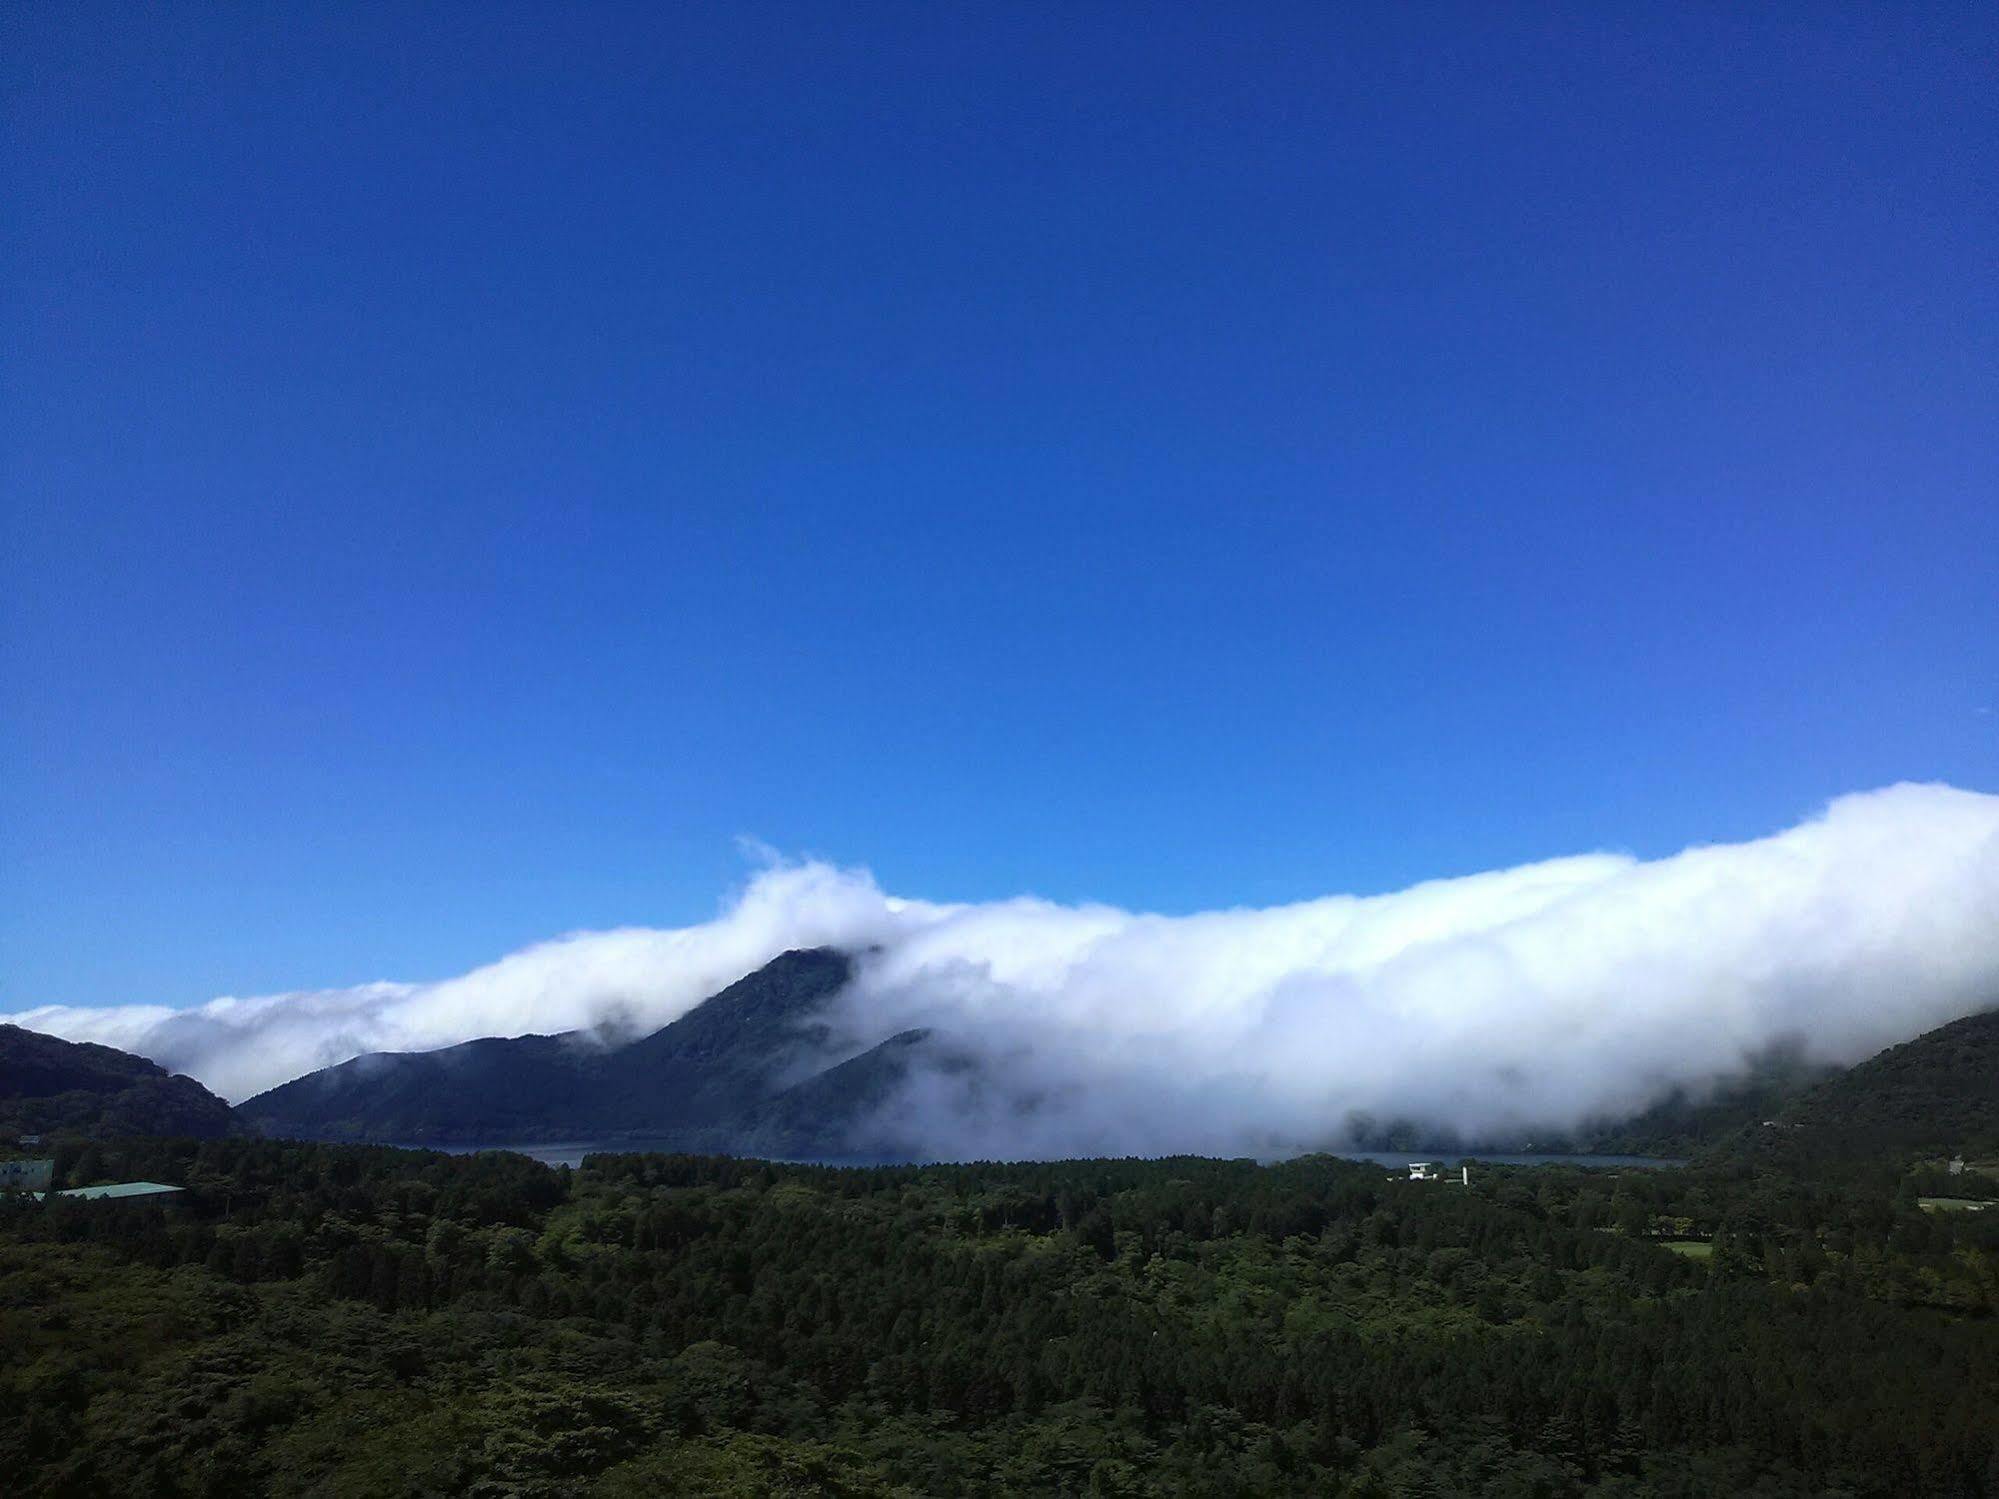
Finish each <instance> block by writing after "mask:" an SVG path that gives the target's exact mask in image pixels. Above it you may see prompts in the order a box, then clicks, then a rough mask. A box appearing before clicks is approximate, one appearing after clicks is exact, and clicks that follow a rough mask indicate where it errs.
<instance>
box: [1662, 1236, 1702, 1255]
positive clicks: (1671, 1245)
mask: <svg viewBox="0 0 1999 1499" xmlns="http://www.w3.org/2000/svg"><path fill="white" fill-rule="evenodd" d="M1660 1247H1661V1248H1664V1249H1670V1250H1672V1251H1673V1253H1675V1254H1684V1255H1685V1256H1686V1257H1687V1258H1688V1259H1690V1260H1704V1259H1707V1258H1709V1257H1710V1256H1712V1255H1713V1254H1714V1245H1712V1244H1710V1243H1708V1241H1707V1240H1706V1239H1662V1240H1661V1241H1660Z"/></svg>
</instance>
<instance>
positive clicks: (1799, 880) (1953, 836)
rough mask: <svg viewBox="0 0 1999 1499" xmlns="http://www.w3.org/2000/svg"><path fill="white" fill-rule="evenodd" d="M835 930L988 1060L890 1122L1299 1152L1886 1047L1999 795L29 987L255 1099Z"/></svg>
mask: <svg viewBox="0 0 1999 1499" xmlns="http://www.w3.org/2000/svg"><path fill="white" fill-rule="evenodd" d="M820 945H831V946H837V947H841V948H844V949H846V950H848V951H850V952H853V953H856V954H858V955H862V961H861V968H860V972H859V975H858V977H857V978H856V981H855V983H854V984H853V985H852V986H851V987H850V989H849V990H848V991H847V993H846V994H845V995H844V996H843V997H842V999H841V1001H840V1006H839V1015H840V1027H839V1034H840V1036H841V1037H842V1038H844V1040H845V1042H846V1044H847V1046H848V1048H849V1049H850V1050H857V1049H860V1048H861V1047H863V1046H866V1045H868V1044H872V1043H873V1042H874V1041H877V1040H880V1039H882V1038H883V1037H885V1036H887V1035H890V1034H892V1033H894V1032H897V1031H900V1030H903V1029H906V1028H909V1027H913V1026H929V1027H932V1028H933V1030H934V1032H935V1033H936V1035H937V1037H938V1039H939V1046H940V1048H942V1047H948V1050H949V1051H950V1052H951V1053H952V1054H953V1055H956V1056H961V1057H962V1056H970V1057H972V1058H974V1059H976V1060H977V1061H979V1062H980V1063H981V1064H982V1065H981V1066H979V1067H977V1068H975V1069H969V1070H966V1069H957V1068H948V1067H935V1068H927V1069H919V1070H918V1072H917V1073H916V1074H915V1075H914V1076H913V1077H912V1079H911V1082H910V1085H909V1088H908V1089H907V1090H906V1093H905V1096H904V1097H903V1098H901V1099H900V1100H898V1101H897V1104H896V1106H895V1107H894V1109H893V1110H892V1111H891V1116H892V1117H891V1118H890V1119H888V1120H887V1121H886V1122H885V1127H887V1128H889V1129H890V1130H891V1131H892V1132H893V1133H894V1134H895V1136H896V1137H897V1138H898V1139H899V1140H901V1141H903V1142H905V1143H910V1142H914V1143H918V1144H920V1145H921V1146H922V1147H923V1148H924V1149H926V1150H928V1151H930V1152H932V1153H935V1154H940V1155H956V1156H971V1155H985V1156H991V1155H1015V1156H1021V1155H1058V1154H1074V1153H1097V1152H1111V1153H1139V1154H1158V1153H1164V1152H1169V1151H1182V1150H1198V1151H1206V1152H1219V1153H1244V1152H1258V1153H1264V1152H1272V1153H1274V1152H1278V1151H1282V1150H1286V1149H1293V1148H1310V1147H1315V1146H1322V1145H1326V1144H1330V1143H1337V1142H1338V1141H1339V1140H1340V1139H1342V1138H1343V1137H1344V1136H1345V1135H1346V1134H1347V1133H1348V1132H1349V1130H1350V1122H1351V1120H1352V1119H1353V1117H1354V1116H1356V1115H1366V1116H1372V1117H1373V1118H1376V1119H1382V1120H1386V1119H1396V1118H1409V1119H1416V1120H1421V1121H1425V1122H1427V1123H1429V1124H1432V1125H1435V1126H1439V1127H1448V1128H1450V1129H1453V1130H1456V1131H1458V1132H1460V1133H1463V1134H1465V1135H1468V1136H1474V1137H1477V1136H1487V1137H1490V1136H1492V1135H1494V1134H1497V1133H1502V1132H1507V1131H1516V1130H1520V1129H1544V1128H1560V1127H1566V1126H1570V1125H1573V1124H1576V1123H1578V1122H1580V1121H1583V1120H1587V1119H1591V1118H1598V1117H1605V1116H1617V1115H1623V1114H1627V1113H1630V1112H1635V1111H1636V1110H1638V1109H1641V1108H1643V1107H1645V1106H1646V1105H1647V1104H1649V1103H1651V1102H1653V1101H1655V1100H1657V1099H1658V1098H1660V1097H1662V1096H1663V1095H1664V1094H1666V1093H1667V1092H1668V1091H1670V1090H1671V1089H1672V1088H1674V1087H1691V1088H1701V1087H1704V1086H1707V1085H1708V1084H1710V1083H1712V1082H1713V1081H1715V1080H1717V1079H1721V1078H1725V1077H1728V1076H1730V1075H1732V1074H1735V1073H1739V1072H1740V1071H1741V1069H1742V1068H1743V1066H1744V1064H1745V1060H1746V1059H1748V1058H1751V1057H1753V1056H1755V1055H1756V1054H1758V1053H1759V1052H1761V1051H1763V1050H1765V1049H1766V1048H1768V1047H1770V1046H1771V1045H1773V1044H1777V1043H1786V1042H1795V1043H1797V1044H1798V1045H1799V1046H1801V1047H1802V1048H1803V1051H1804V1053H1805V1055H1806V1056H1807V1057H1808V1058H1810V1059H1814V1060H1822V1061H1828V1062H1849V1061H1853V1060H1857V1059H1858V1058H1860V1057H1862V1056H1865V1055H1867V1054H1868V1053H1870V1052H1872V1051H1875V1050H1877V1049H1879V1048H1880V1047H1882V1046H1885V1045H1889V1044H1891V1043H1893V1042H1895V1041H1898V1040H1902V1039H1905V1038H1907V1037H1909V1036H1912V1035H1914V1034H1916V1033H1918V1032H1920V1031H1922V1030H1925V1029H1928V1028H1930V1027H1932V1026H1935V1025H1938V1024H1941V1023H1942V1022H1944V1021H1946V1020H1950V1019H1953V1018H1955V1017H1956V1016H1958V1015H1961V1014H1965V1013H1968V1012H1969V1011H1971V1010H1974V1009H1978V1008H1981V1007H1984V1006H1987V1005H1991V1004H1994V1003H1999V796H1987V795H1981V794H1978V793H1973V792H1968V791H1961V790H1956V789H1953V788H1951V787H1948V786H1939V785H1900V786H1894V787H1890V788H1887V789H1885V790H1880V791H1873V792H1866V793H1861V794H1857V795H1853V796H1847V797H1842V798H1840V799H1838V800H1837V801H1835V802H1833V803H1832V804H1831V805H1830V806H1829V807H1828V808H1826V810H1825V811H1824V812H1823V813H1822V814H1821V815H1819V816H1817V817H1814V818H1812V819H1810V820H1808V821H1806V822H1804V823H1801V824H1800V825H1798V826H1796V827H1793V828H1790V829H1788V830H1786V831H1784V832H1781V833H1778V834H1775V835H1774V836H1771V837H1768V838H1763V839H1759V840H1756V841H1754V842H1749V843H1739V844H1727V845H1716V846H1710V847H1701V848H1693V849H1689V850H1687V851H1686V852H1684V853H1680V854H1676V855H1674V856H1672V857H1670V858H1665V859H1658V860H1650V861H1641V860H1638V859H1634V858H1630V857H1628V856H1624V855H1617V854H1601V853H1599V854H1585V855H1581V856H1578V857H1574V858H1565V859H1555V860H1550V861H1547V862H1544V863H1538V864H1529V865H1523V866H1521V867H1519V868H1514V869H1506V870H1498V871H1494V872H1492V873H1488V874H1480V875H1473V876H1469V877H1466V878H1459V879H1447V880H1437V881H1433V882H1429V883H1426V884H1421V885H1416V886H1413V887H1411V888H1409V889H1407V890H1400V891H1396V892H1393V893H1391V894H1386V895H1374V896H1345V895H1333V896H1327V897H1324V898H1322V899H1318V900H1312V901H1305V902H1301V903H1298V904H1295V905H1287V906H1278V907H1272V908H1268V909H1257V910H1251V909H1237V910H1227V911H1212V912H1205V913H1201V914H1198V915H1192V916H1154V915H1145V914H1138V913H1133V912H1129V911H1123V910H1119V909H1116V908H1114V907H1110V906H1064V905H1057V904H1053V903H1050V902H1047V901H1043V900H1037V899H1032V898H1027V897H1022V898H1018V899H1013V900H1005V901H994V902H985V903H978V904H967V905H951V904H940V903H934V902H927V901H920V900H905V899H898V898H896V897H894V896H890V895H887V894H885V893H884V892H883V891H882V890H881V889H880V888H879V887H878V886H877V885H876V884H875V882H874V880H873V879H872V878H871V877H870V876H869V875H868V874H867V873H865V872H863V871H859V870H852V869H841V868H836V867H834V866H831V865H828V864H824V863H816V862H813V863H794V864H773V865H772V866H771V867H769V868H766V869H764V870H763V871H762V872H761V873H759V874H757V875H756V876H755V878H753V879H752V880H751V881H750V882H749V884H748V885H747V887H746V888H745V889H744V890H743V892H742V893H741V895H740V896H739V897H738V898H737V899H735V900H734V901H733V902H732V903H731V904H730V905H729V907H728V908H727V909H726V910H725V911H724V912H723V913H722V914H721V915H720V916H718V917H717V918H716V919H715V920H713V921H710V922H706V923H704V924H702V925H699V926H692V927H683V928H679V929H673V930H648V929H628V930H620V931H609V932H589V933H581V934H576V935H572V936H568V937H563V938H560V939H557V940H555V941H551V942H546V943H542V944H540V945H537V946H534V947H530V948H527V949H525V950H523V951H521V952H517V953H514V954H512V955H511V956H509V957H506V958H503V959H501V960H500V961H499V962H497V963H493V964H491V965H489V966H487V967H484V968H480V969H476V970H474V971H473V972H471V973H468V974H465V975H464V976H462V977H459V978H454V979H449V980H446V981H444V982H441V983H433V984H396V983H378V984H367V985H361V986H359V987H356V988H351V989H339V990H324V991H308V992H300V993H291V994H278V995H269V996H264V997H259V998H250V999H236V998H228V999H217V1000H213V1001H211V1002H209V1003H208V1004H205V1005H201V1006H198V1007H196V1008H193V1009H189V1010H182V1011H173V1010H168V1009H164V1008H158V1007H144V1006H128V1007H119V1008H107V1009H83V1008H66V1007H48V1008H43V1009H37V1010H29V1011H26V1012H23V1013H21V1014H17V1015H13V1016H8V1017H0V1018H7V1019H11V1020H13V1021H14V1022H16V1023H18V1024H21V1025H25V1026H29V1027H32V1028H34V1029H36V1030H43V1031H49V1032H52V1033H54V1034H57V1035H61V1036H67V1037H70V1038H72V1039H76V1040H90V1041H102V1042H106V1043H108V1044H111V1045H114V1046H119V1047H123V1048H125V1049H127V1050H131V1051H136V1052H139V1053H141V1054H143V1055H145V1056H149V1057H152V1058H154V1059H155V1060H157V1061H159V1062H161V1063H162V1064H164V1065H166V1066H168V1067H170V1068H172V1069H174V1070H176V1071H180V1072H186V1073H189V1074H191V1075H193V1076H195V1077H197V1078H199V1079H201V1080H202V1081H203V1082H205V1083H207V1084H208V1085H209V1086H210V1087H212V1088H214V1089H215V1090H216V1091H218V1092H220V1093H222V1094H223V1095H224V1096H225V1097H228V1098H230V1099H232V1100H240V1099H242V1098H244V1097H246V1096H248V1095H249V1094H251V1093H254V1092H257V1091H260V1090H262V1089H264V1088H267V1087H271V1086H273V1085H275V1084H277V1083H280V1082H283V1081H285V1080H287V1079H289V1078H292V1077H296V1076H298V1075H300V1074H302V1073H305V1072H308V1071H311V1070H313V1069H314V1068H318V1067H323V1066H327V1065H330V1064H332V1063H335V1062H339V1061H342V1060H345V1059H346V1058H348V1057H351V1056H354V1055H357V1054H360V1053H363V1052H371V1051H410V1050H424V1049H429V1048H433V1047H438V1046H446V1045H450V1044H453V1043H455V1042H459V1041H464V1040H468V1039H471V1038H472V1037H475V1036H488V1035H520V1034H524V1033H528V1032H552V1031H563V1030H573V1029H584V1028H608V1029H614V1030H619V1031H629V1030H649V1029H652V1028H654V1027H657V1026H659V1025H663V1024H665V1023H666V1022H668V1021H670V1020H672V1019H674V1018H675V1017H676V1016H678V1015H680V1014H682V1013H684V1012H685V1011H686V1010H687V1009H689V1008H690V1007H691V1006H693V1005H694V1004H696V1003H698V1002H699V1001H700V1000H701V999H703V998H704V997H706V996H707V995H709V994H711V993H713V992H715V991H716V990H717V989H719V988H721V987H723V986H724V985H725V984H727V983H729V982H730V981H732V980H734V979H736V978H738V977H740V976H742V975H743V974H744V973H747V972H749V971H750V970H752V969H754V968H756V967H758V966H759V965H761V964H762V963H764V962H765V961H767V960H768V959H770V958H771V957H774V956H775V955H776V954H778V953H779V952H782V951H784V950H785V949H787V948H792V947H808V946H820Z"/></svg>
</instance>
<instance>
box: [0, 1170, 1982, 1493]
mask: <svg viewBox="0 0 1999 1499" xmlns="http://www.w3.org/2000/svg"><path fill="white" fill-rule="evenodd" d="M63 1165H64V1168H65V1170H66V1172H67V1174H68V1175H69V1176H71V1177H72V1178H73V1179H79V1180H80V1179H85V1178H88V1177H91V1176H110V1177H118V1176H133V1177H145V1178H151V1179H157V1180H163V1181H173V1182H182V1183H185V1184H186V1185H187V1186H188V1187H189V1188H190V1189H191V1190H190V1198H191V1202H190V1204H189V1206H188V1207H187V1208H186V1209H185V1210H180V1211H174V1210H162V1209H160V1208H157V1207H143V1206H125V1207H120V1206H118V1205H115V1204H85V1203H69V1202H63V1203H53V1204H47V1205H40V1206H31V1205H27V1204H16V1205H14V1206H12V1207H10V1208H6V1209H4V1210H0V1408H4V1409H5V1410H6V1411H7V1413H8V1420H7V1421H6V1422H4V1423H0V1488H4V1489H5V1490H6V1491H7V1492H9V1493H18V1494H24V1495H26V1494H99V1493H127V1492H130V1493H147V1494H227V1493H241V1492H246V1491H249V1492H260V1493H285V1494H325V1495H335V1494H352V1495H368V1496H388V1495H414V1494H433V1493H461V1492H469V1493H475V1494H487V1495H501V1494H512V1495H530V1494H571V1493H592V1494H600V1495H647V1494H690V1495H692V1494H702V1495H709V1494H730V1493H734V1494H772V1493H783V1494H818V1493H833V1494H854V1495H863V1494H865V1495H887V1494H900V1495H911V1496H914V1495H932V1494H947V1493H948V1494H975V1495H976V1494H987V1495H1002V1494H1017V1493H1099V1494H1130V1495H1138V1494H1158V1495H1167V1494H1176V1495H1177V1494H1202V1493H1207V1494H1240V1493H1266V1494H1311V1495H1320V1494H1335V1495H1338V1494H1345V1495H1368V1496H1377V1495H1378V1496H1387V1495H1407V1494H1467V1493H1511V1494H1522V1495H1525V1494H1538V1495H1548V1496H1556V1495H1582V1494H1591V1495H1678V1496H1688V1499H1692V1496H1712V1495H1717V1494H1741V1493H1755V1494H1760V1495H1798V1496H1803V1495H1823V1494H1828V1493H1845V1494H1850V1495H1879V1496H1884V1499H1886V1496H1894V1499H1903V1496H1910V1495H1965V1496H1976V1495H1984V1494H1992V1493H1994V1492H1995V1491H1999V1472H1996V1471H1995V1468H1994V1453H1995V1443H1999V1336H1995V1330H1999V1324H1995V1321H1994V1315H1993V1314H1994V1309H1995V1306H1999V1213H1988V1214H1969V1213H1958V1214H1931V1213H1926V1212H1923V1211H1920V1210H1919V1209H1917V1208H1916V1207H1915V1206H1914V1204H1913V1202H1912V1201H1910V1200H1907V1199H1902V1200H1897V1199H1895V1198H1892V1197H1889V1196H1884V1195H1880V1194H1876V1193H1872V1192H1869V1191H1860V1190H1858V1189H1850V1188H1842V1187H1835V1186H1829V1185H1824V1184H1817V1183H1813V1182H1809V1181H1806V1180H1801V1179H1796V1178H1787V1177H1782V1176H1775V1175H1768V1174H1765V1175H1753V1174H1750V1173H1747V1172H1744V1171H1740V1170H1730V1171H1662V1172H1635V1171H1634V1172H1623V1173H1619V1174H1615V1175H1603V1174H1592V1173H1587V1172H1583V1171H1579V1170H1573V1169H1552V1168H1539V1169H1517V1170H1508V1169H1503V1168H1488V1169H1481V1170H1479V1171H1477V1172H1476V1173H1475V1176H1474V1185H1473V1186H1472V1187H1471V1188H1470V1189H1466V1188H1463V1187H1459V1186H1456V1185H1452V1184H1447V1183H1441V1182H1436V1183H1413V1182H1409V1181H1406V1180H1392V1179H1389V1178H1388V1177H1387V1176H1386V1175H1385V1174H1384V1172H1383V1171H1382V1170H1381V1169H1380V1168H1378V1167H1369V1166H1363V1165H1358V1164H1354V1163H1350V1162H1342V1161H1337V1160H1333V1159H1328V1158H1312V1159H1305V1160H1300V1161H1294V1162H1291V1163H1288V1164H1285V1165H1281V1166H1271V1167H1259V1166H1256V1165H1254V1164H1251V1163H1248V1162H1229V1161H1211V1160H1193V1159H1184V1160H1163V1161H1152V1162H1135V1161H1080V1162H1068V1163H1061V1164H1054V1165H1020V1166H957V1167H927V1168H876V1169H869V1170H839V1169H833V1168H826V1167H781V1166H771V1165H763V1164H758V1163H755V1162H744V1161H735V1160H727V1159H713V1158H689V1157H671V1156H604V1157H593V1158H591V1159H590V1160H589V1161H588V1162H586V1164H585V1166H584V1167H583V1169H581V1170H579V1171H575V1172H570V1171H566V1170H551V1169H548V1168H544V1167H542V1166H539V1165H537V1164H535V1163H533V1162H531V1161H529V1160H527V1159H525V1158H523V1157H519V1156H513V1155H506V1154H490V1155H482V1156H474V1157H448V1156H442V1155H436V1154H428V1153H419V1152H405V1151H394V1150H388V1149H382V1148H371V1147H351V1146H320V1145H299V1144H290V1143H282V1142H274V1141H263V1140H225V1141H217V1142H210V1143H206V1144H197V1143H195V1142H184V1143H172V1142H135V1143H131V1144H127V1145H122V1146H109V1147H107V1146H90V1147H88V1148H87V1150H86V1151H85V1152H83V1153H78V1152H76V1151H71V1152H68V1153H67V1154H66V1158H65V1160H64V1162H63Z"/></svg>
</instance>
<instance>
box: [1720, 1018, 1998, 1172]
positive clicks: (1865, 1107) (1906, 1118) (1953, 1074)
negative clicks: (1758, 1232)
mask: <svg viewBox="0 0 1999 1499" xmlns="http://www.w3.org/2000/svg"><path fill="white" fill-rule="evenodd" d="M1719 1153H1720V1154H1722V1155H1724V1156H1741V1155H1747V1156H1750V1157H1752V1158H1757V1159H1767V1160H1772V1161H1781V1162H1786V1163H1789V1164H1791V1165H1793V1166H1796V1167H1806V1168H1809V1169H1812V1170H1816V1171H1827V1170H1851V1169H1867V1168H1870V1167H1873V1168H1892V1167H1893V1166H1895V1165H1898V1164H1901V1163H1904V1162H1906V1161H1908V1160H1910V1159H1913V1158H1918V1157H1943V1156H1951V1155H1963V1156H1966V1157H1968V1158H1970V1159H1973V1160H1999V1010H1987V1011H1985V1012H1984V1013H1983V1014H1978V1015H1968V1016H1966V1017H1965V1018H1964V1019H1962V1020H1956V1021H1953V1022H1951V1023H1950V1024H1949V1025H1946V1026H1942V1027H1939V1028H1938V1029H1936V1030H1933V1031H1930V1032H1928V1033H1927V1034H1925V1035H1922V1036H1918V1037H1917V1038H1916V1039H1915V1040H1913V1041H1907V1042H1904V1043H1903V1044H1902V1045H1900V1046H1891V1047H1890V1048H1889V1049H1888V1050H1886V1051H1884V1052H1881V1053H1880V1054H1878V1055H1876V1056H1873V1057H1870V1058H1869V1059H1868V1060H1866V1061H1864V1062H1862V1063H1860V1064H1859V1065H1858V1066H1856V1067H1852V1068H1849V1069H1848V1070H1847V1071H1845V1072H1842V1073H1840V1074H1838V1075H1837V1076H1835V1077H1832V1078H1829V1079H1828V1080H1826V1081H1825V1082H1823V1083H1820V1084H1819V1085H1818V1086H1817V1087H1815V1088H1811V1089H1809V1090H1807V1091H1806V1092H1805V1093H1803V1094H1802V1095H1801V1096H1799V1097H1798V1098H1797V1099H1796V1100H1794V1101H1793V1102H1792V1103H1790V1104H1789V1105H1787V1106H1786V1107H1785V1108H1784V1109H1783V1110H1782V1111H1780V1112H1779V1113H1778V1114H1777V1116H1776V1118H1775V1119H1774V1120H1773V1121H1772V1122H1771V1123H1770V1124H1769V1125H1768V1126H1765V1125H1762V1124H1760V1123H1759V1124H1755V1125H1750V1126H1747V1127H1745V1128H1744V1129H1743V1130H1741V1131H1740V1132H1739V1133H1737V1134H1736V1135H1735V1136H1733V1137H1732V1138H1730V1139H1729V1140H1727V1141H1725V1142H1723V1144H1722V1146H1721V1148H1720V1152H1719Z"/></svg>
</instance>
